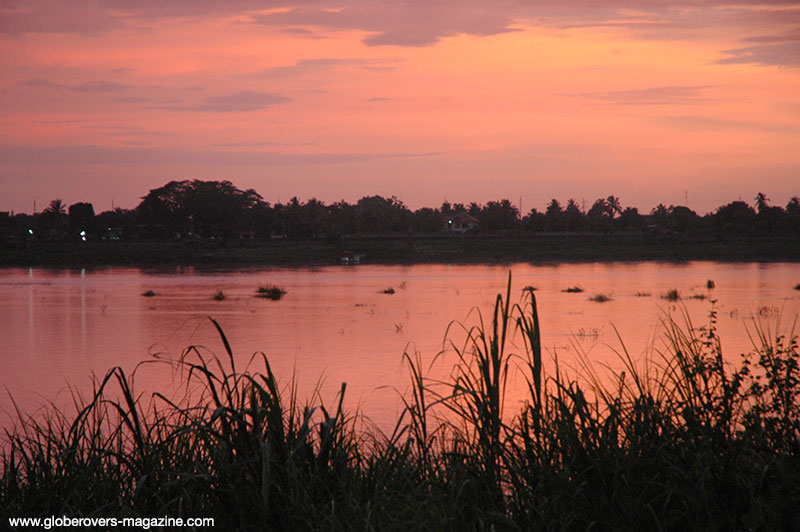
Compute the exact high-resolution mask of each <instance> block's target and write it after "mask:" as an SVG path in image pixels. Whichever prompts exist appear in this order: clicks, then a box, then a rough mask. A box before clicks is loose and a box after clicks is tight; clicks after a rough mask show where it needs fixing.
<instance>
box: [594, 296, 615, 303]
mask: <svg viewBox="0 0 800 532" xmlns="http://www.w3.org/2000/svg"><path fill="white" fill-rule="evenodd" d="M589 301H594V302H595V303H606V302H608V301H611V297H610V296H608V295H606V294H595V295H593V296H592V297H590V298H589Z"/></svg>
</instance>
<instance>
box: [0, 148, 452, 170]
mask: <svg viewBox="0 0 800 532" xmlns="http://www.w3.org/2000/svg"><path fill="white" fill-rule="evenodd" d="M437 155H440V153H439V152H419V153H415V152H408V153H405V152H401V153H325V152H314V153H284V152H278V151H239V150H236V151H230V150H192V149H170V148H144V147H132V148H125V147H109V146H96V145H85V146H50V147H47V146H7V145H6V146H3V145H0V165H2V166H11V165H27V164H30V161H32V160H35V161H37V162H38V163H39V164H55V165H62V164H63V165H67V164H79V165H90V166H91V165H102V164H134V165H136V164H186V163H189V164H209V165H223V166H236V165H239V166H252V165H276V166H283V165H289V166H291V165H309V164H310V165H316V164H321V165H328V164H352V163H363V162H368V161H373V160H378V159H392V158H422V157H433V156H437Z"/></svg>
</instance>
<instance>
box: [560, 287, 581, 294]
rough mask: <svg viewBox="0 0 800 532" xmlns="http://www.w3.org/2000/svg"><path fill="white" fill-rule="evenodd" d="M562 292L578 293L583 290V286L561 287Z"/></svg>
mask: <svg viewBox="0 0 800 532" xmlns="http://www.w3.org/2000/svg"><path fill="white" fill-rule="evenodd" d="M562 292H566V293H567V294H580V293H581V292H583V288H581V287H580V286H569V287H567V288H565V289H563V290H562Z"/></svg>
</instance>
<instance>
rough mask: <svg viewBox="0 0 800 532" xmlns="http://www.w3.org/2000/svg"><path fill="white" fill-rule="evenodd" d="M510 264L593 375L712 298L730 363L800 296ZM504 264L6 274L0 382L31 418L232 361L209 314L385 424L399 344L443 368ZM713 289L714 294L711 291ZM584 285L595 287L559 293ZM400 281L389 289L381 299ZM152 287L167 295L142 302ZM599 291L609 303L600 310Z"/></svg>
mask: <svg viewBox="0 0 800 532" xmlns="http://www.w3.org/2000/svg"><path fill="white" fill-rule="evenodd" d="M510 269H512V270H513V273H514V279H513V284H514V296H513V297H514V298H516V297H517V294H518V293H519V289H520V288H521V287H523V286H526V285H532V286H535V287H536V288H537V291H536V294H537V301H538V304H539V310H540V313H541V327H542V332H543V337H542V345H543V347H544V348H545V349H546V350H547V352H548V353H549V355H548V356H552V355H553V354H556V353H557V354H558V356H559V360H560V362H561V363H563V364H565V365H566V366H569V365H573V366H575V365H577V364H575V363H574V360H573V359H571V357H573V355H574V354H575V352H576V351H580V352H583V353H584V354H585V355H586V356H587V357H588V358H589V359H590V360H591V361H592V363H593V364H595V365H597V366H602V365H607V366H611V367H615V365H618V362H619V361H618V358H617V356H616V354H615V353H614V349H619V341H618V339H617V337H616V333H615V329H614V327H616V329H617V330H618V331H619V334H620V336H621V338H622V339H623V340H624V342H625V347H626V349H627V350H628V352H629V353H631V354H632V355H633V356H642V355H643V354H644V353H646V352H648V351H650V350H652V349H653V346H654V344H655V345H656V347H657V346H658V342H659V332H658V331H659V329H658V327H659V321H660V320H661V319H663V318H664V315H665V313H668V312H677V311H679V310H680V309H681V308H682V306H685V308H686V310H687V311H688V313H689V315H690V316H691V317H692V319H693V320H694V321H695V323H696V324H697V325H701V324H704V323H705V322H706V321H707V316H708V313H709V312H710V310H711V308H712V307H711V300H712V299H713V300H715V301H716V303H715V305H716V309H717V310H718V315H719V321H718V327H719V333H720V336H721V337H722V340H723V342H724V349H725V353H727V356H730V357H736V356H738V354H739V353H740V352H742V351H746V350H748V349H749V339H748V337H747V334H746V331H745V329H744V326H743V322H744V321H745V320H746V319H748V318H751V317H754V316H755V317H760V318H761V319H764V320H771V321H770V323H774V322H776V321H777V318H778V315H779V314H783V315H784V316H785V318H784V322H786V321H789V320H787V319H786V318H789V317H793V316H794V315H795V314H796V313H797V312H798V310H800V292H798V291H796V290H793V287H794V285H795V284H797V282H798V281H799V280H800V265H798V264H769V265H763V264H718V263H710V262H698V263H681V264H665V263H654V262H646V263H620V264H561V265H542V266H536V265H530V264H519V265H513V266H511V267H510ZM508 270H509V267H508V266H480V265H477V266H476V265H419V266H386V267H384V266H359V267H355V268H352V267H330V268H322V269H314V270H312V269H280V268H265V269H264V268H262V269H259V268H246V269H242V270H236V271H230V270H213V269H201V268H194V267H168V268H159V269H148V270H146V271H142V270H136V269H125V268H101V269H97V270H86V269H81V270H74V271H65V270H34V269H28V270H27V271H26V270H13V269H9V270H0V294H1V297H2V300H3V301H4V305H3V306H2V307H0V323H3V324H4V326H3V327H4V337H5V338H4V340H5V341H4V343H3V346H2V348H1V349H2V351H1V354H2V360H3V363H4V367H3V372H2V375H0V386H2V387H6V388H8V390H9V391H10V392H11V393H12V394H13V395H14V397H15V398H16V399H17V401H18V403H19V404H20V406H22V407H23V408H25V409H26V410H27V409H29V407H30V408H33V407H35V406H36V405H41V404H43V403H45V402H46V401H47V400H52V399H54V398H55V397H56V392H57V391H58V390H62V389H63V388H64V387H65V385H66V384H67V383H70V384H72V385H74V386H75V387H76V388H77V389H82V390H84V391H86V390H90V389H91V381H90V375H91V374H92V372H94V373H96V374H98V375H101V376H102V375H103V374H104V373H105V372H106V371H107V370H108V369H110V368H111V367H113V366H121V367H122V368H123V369H125V370H126V371H133V369H134V368H135V367H136V366H137V365H138V364H139V363H140V362H141V361H142V360H146V359H151V358H152V355H153V354H156V353H158V354H161V355H166V356H172V357H178V356H180V354H181V352H182V351H183V349H184V348H186V347H187V346H189V345H192V344H196V345H202V346H205V347H206V348H208V350H210V351H213V352H215V353H220V354H221V353H223V347H222V343H221V342H220V339H219V338H218V336H217V333H216V330H215V329H214V327H213V326H212V325H211V322H210V321H209V320H208V317H209V316H213V317H214V318H215V319H217V320H218V322H219V323H220V325H221V326H222V328H223V329H224V330H225V332H226V334H227V336H228V339H229V340H230V342H231V345H232V347H233V350H234V353H235V354H236V355H237V362H238V363H239V364H240V365H243V364H245V363H246V362H247V360H249V358H250V357H251V355H252V354H253V353H254V352H257V351H264V352H265V353H266V354H267V356H268V357H269V359H270V363H271V365H272V367H273V370H274V371H275V373H276V375H277V376H278V377H279V379H281V380H282V382H284V383H286V382H288V379H290V378H292V376H293V375H294V376H296V377H297V379H298V381H299V386H300V390H299V393H300V395H301V396H303V394H310V393H311V392H312V391H313V390H314V389H315V387H316V386H317V385H318V384H319V386H320V389H321V392H322V393H323V396H325V397H332V396H333V395H334V394H335V393H336V391H338V389H339V386H340V384H341V382H342V381H347V382H348V394H349V399H350V402H351V404H352V405H353V406H355V405H356V404H361V405H362V407H363V410H364V411H365V412H366V413H367V414H369V415H370V416H372V417H373V418H375V419H376V420H378V421H380V420H381V419H384V420H393V419H394V415H395V414H396V412H397V409H398V408H399V405H398V402H397V400H396V397H397V396H396V391H395V390H401V391H402V390H404V389H405V388H406V385H407V375H406V374H405V373H404V371H403V368H402V365H401V356H402V353H403V352H404V350H406V349H409V350H414V349H416V350H419V351H420V352H421V353H422V354H423V358H424V359H426V360H432V359H433V357H434V355H435V354H436V353H438V352H439V351H440V350H441V349H442V347H443V335H444V331H445V329H446V328H447V326H448V324H449V323H450V322H451V320H454V319H458V320H464V319H465V318H466V317H467V315H468V313H469V311H470V309H471V308H472V307H474V306H478V307H480V308H481V309H482V310H483V315H484V319H486V320H488V319H489V317H490V309H491V307H492V306H493V304H494V300H495V297H496V295H497V293H498V292H500V291H503V290H504V288H505V285H506V282H507V275H508ZM709 279H711V280H714V282H715V285H716V287H715V288H714V289H713V290H712V289H708V288H707V285H706V283H707V281H708V280H709ZM265 284H274V285H278V286H282V287H284V288H286V289H287V290H288V294H287V295H286V296H285V297H284V298H283V299H282V300H281V301H270V300H266V299H261V298H256V297H255V290H256V289H257V287H258V286H260V285H265ZM575 285H579V286H581V287H582V288H583V289H584V290H585V291H584V292H583V293H565V292H563V291H562V290H564V289H565V288H567V287H569V286H575ZM389 287H391V288H393V290H394V293H393V294H386V293H384V291H385V290H386V289H387V288H389ZM671 289H677V290H679V291H680V293H681V294H682V295H684V299H683V300H682V301H681V302H680V303H678V304H676V303H670V302H668V301H666V300H664V299H661V296H662V294H664V293H666V292H667V291H668V290H671ZM147 290H152V291H153V292H155V293H156V296H155V297H143V296H142V293H143V292H145V291H147ZM217 290H222V291H223V292H224V293H225V294H226V299H225V300H224V301H215V300H214V299H213V297H212V296H213V294H214V293H215V292H216V291H217ZM599 293H602V294H605V295H607V296H609V297H610V301H607V302H604V303H596V302H592V301H589V298H590V297H592V296H594V295H596V294H599ZM637 294H639V295H637ZM641 294H649V295H646V296H643V295H641ZM26 295H27V297H26ZM690 296H697V297H704V298H705V299H692V298H690ZM26 306H27V320H25V317H24V316H25V313H26V308H25V307H26ZM759 309H762V310H761V311H760V310H759ZM763 309H767V310H763ZM770 309H778V310H777V311H774V312H773V311H772V310H770ZM760 314H763V315H760ZM475 316H476V315H473V316H472V317H473V318H474V317H475ZM612 325H613V326H612ZM449 369H450V368H449V367H448V366H447V363H446V358H444V359H442V360H440V362H439V364H438V365H437V366H435V367H434V368H433V370H432V371H433V372H434V374H433V376H439V377H444V376H446V375H447V373H448V372H449ZM437 372H438V373H437ZM320 379H322V380H321V381H320ZM320 382H321V384H320ZM136 384H137V386H138V387H139V389H140V390H141V391H145V390H154V389H159V390H163V389H164V388H170V387H174V386H175V383H174V382H173V378H172V374H171V370H170V369H169V367H167V366H164V365H161V366H158V365H156V366H148V367H147V368H146V369H145V370H140V373H139V375H137V380H136ZM3 409H5V410H6V411H7V410H9V409H11V402H10V400H9V399H8V396H7V395H3V396H2V397H0V426H4V425H5V424H6V423H7V422H8V414H7V413H6V414H4V413H3V412H2V410H3Z"/></svg>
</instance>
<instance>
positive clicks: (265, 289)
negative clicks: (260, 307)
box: [256, 284, 287, 301]
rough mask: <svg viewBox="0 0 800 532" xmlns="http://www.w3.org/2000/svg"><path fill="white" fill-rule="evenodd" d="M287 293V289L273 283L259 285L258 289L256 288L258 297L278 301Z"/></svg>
mask: <svg viewBox="0 0 800 532" xmlns="http://www.w3.org/2000/svg"><path fill="white" fill-rule="evenodd" d="M286 294H287V292H286V290H284V289H283V288H281V287H280V286H275V285H271V284H270V285H266V286H259V287H258V290H256V297H262V298H265V299H272V300H273V301H278V300H279V299H280V298H282V297H283V296H285V295H286Z"/></svg>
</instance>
